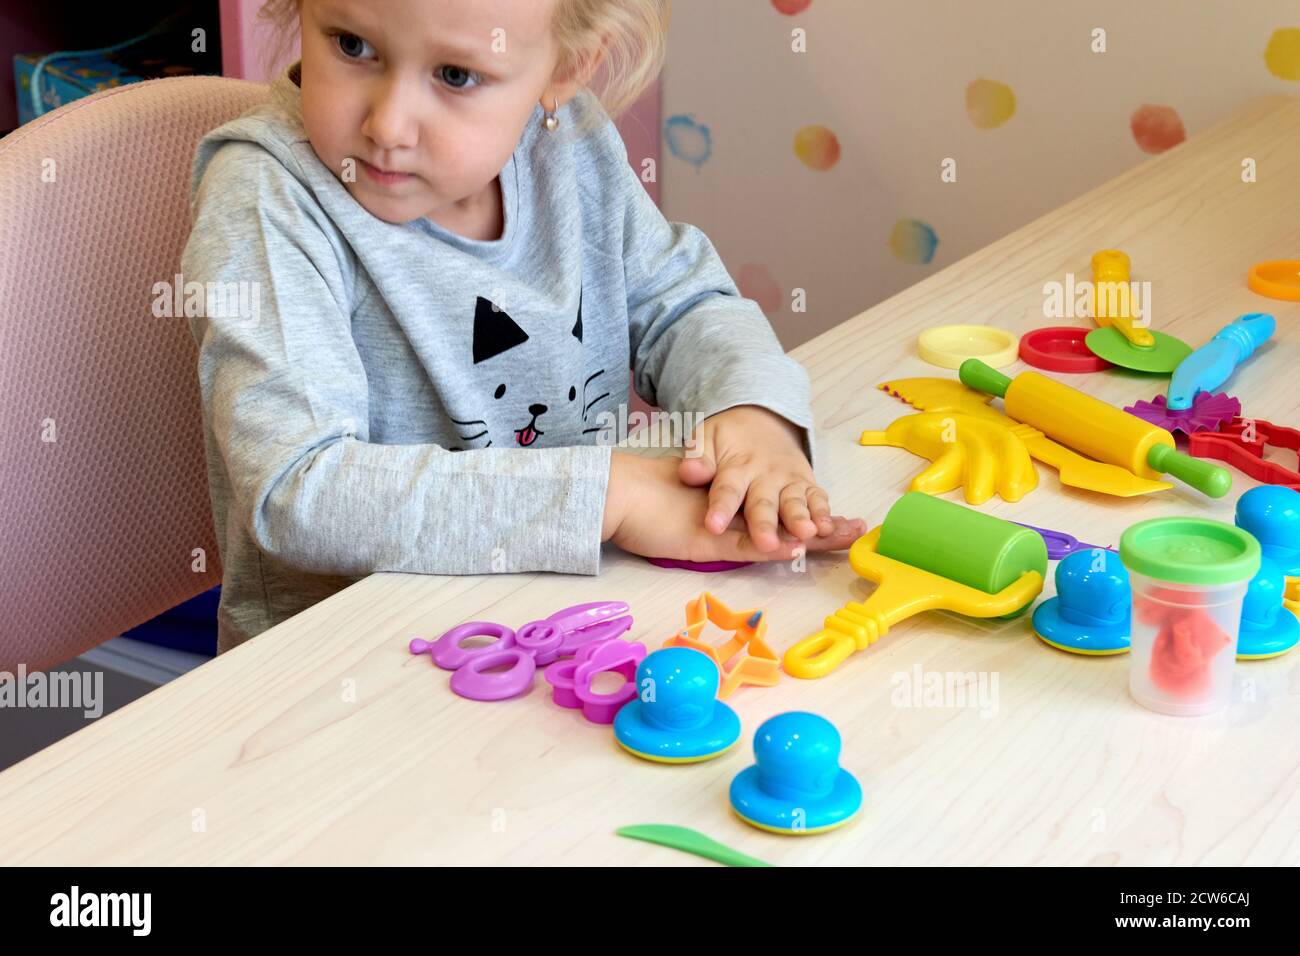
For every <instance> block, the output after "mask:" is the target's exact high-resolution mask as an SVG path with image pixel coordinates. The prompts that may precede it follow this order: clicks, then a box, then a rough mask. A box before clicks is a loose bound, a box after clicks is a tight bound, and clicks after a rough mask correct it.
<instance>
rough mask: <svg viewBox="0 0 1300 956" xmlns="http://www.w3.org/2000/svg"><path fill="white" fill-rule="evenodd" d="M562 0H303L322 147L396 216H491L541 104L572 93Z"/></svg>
mask: <svg viewBox="0 0 1300 956" xmlns="http://www.w3.org/2000/svg"><path fill="white" fill-rule="evenodd" d="M554 2H555V0H301V4H300V19H301V24H302V113H303V125H304V126H305V127H306V130H307V136H308V138H309V139H310V140H311V145H312V148H313V149H315V151H316V155H317V156H319V157H320V159H321V161H322V162H323V163H325V165H326V166H328V167H329V168H330V169H331V170H333V171H334V173H335V175H338V176H340V177H341V178H342V180H343V183H344V185H345V186H346V188H347V190H348V192H350V193H351V194H352V196H353V197H354V198H355V199H356V200H357V202H359V203H360V204H361V205H362V206H364V207H365V208H366V209H367V210H368V211H369V212H370V213H371V214H372V215H374V216H377V217H378V218H380V219H383V220H385V221H387V222H392V223H404V222H410V221H411V220H414V219H419V218H420V217H422V216H430V217H431V218H435V219H437V218H438V216H439V214H441V216H442V218H443V219H453V220H454V219H457V218H461V219H472V218H475V217H476V216H478V215H485V214H486V210H487V209H488V208H490V206H489V205H488V203H487V202H486V199H485V197H487V196H489V195H492V194H490V193H489V192H488V187H489V186H491V185H492V184H493V180H494V178H495V177H496V176H497V174H498V173H500V172H501V170H502V168H503V167H504V166H505V164H506V162H507V161H508V160H509V158H510V154H511V153H512V152H513V151H514V149H515V146H516V145H518V142H519V136H520V134H521V132H522V131H523V127H524V123H525V122H527V120H528V118H529V117H530V116H531V115H532V112H533V109H534V107H536V106H537V104H538V103H539V102H542V101H543V99H544V103H545V106H546V108H547V109H549V108H550V107H551V102H552V97H553V95H555V94H556V93H558V94H559V96H560V99H561V102H563V100H564V99H565V97H566V95H568V94H570V93H571V91H569V90H567V89H565V88H561V87H556V86H554V85H552V77H553V73H554V70H555V64H556V60H557V58H558V53H557V50H556V49H555V46H554V43H553V40H552V37H551V31H550V21H551V13H552V10H553V7H554ZM348 160H352V162H347V161H348ZM384 172H388V173H390V174H391V173H398V174H405V175H396V176H394V175H384V174H383V173H384ZM493 200H494V201H495V196H494V195H493ZM493 204H494V203H493Z"/></svg>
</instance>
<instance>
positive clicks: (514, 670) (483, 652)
mask: <svg viewBox="0 0 1300 956" xmlns="http://www.w3.org/2000/svg"><path fill="white" fill-rule="evenodd" d="M627 612H628V606H627V605H626V604H625V603H623V602H622V601H596V602H593V603H590V604H576V605H574V606H573V607H566V608H564V609H563V610H562V611H556V612H555V613H554V614H552V615H551V616H550V617H548V618H545V619H544V620H541V621H530V622H528V623H527V624H525V625H524V626H523V627H521V628H519V630H518V631H515V630H512V629H511V628H508V627H506V626H505V625H503V624H495V623H493V622H492V621H469V622H467V623H465V624H461V625H459V626H457V627H453V628H452V629H451V630H450V631H447V632H446V633H445V634H443V635H442V637H440V638H438V639H437V640H436V641H432V642H430V641H426V640H423V639H421V638H418V637H417V638H416V639H415V640H413V641H411V643H410V650H411V653H412V654H426V653H427V654H428V655H429V656H430V657H432V658H433V662H434V663H435V664H437V665H438V666H439V667H441V668H442V669H443V670H449V671H454V672H455V673H453V674H452V675H451V689H452V690H453V691H455V692H456V693H457V694H459V695H460V696H461V697H468V698H470V699H471V700H505V699H507V698H509V697H518V696H519V695H520V694H522V693H524V691H526V690H528V688H529V687H531V686H532V684H533V677H534V675H535V674H536V672H537V668H538V667H545V666H547V665H549V664H552V663H554V662H555V661H556V660H558V659H560V658H561V657H569V656H571V655H573V654H576V653H577V652H578V651H579V650H581V649H583V648H584V647H586V646H589V645H595V644H599V643H602V642H604V641H609V640H612V639H613V638H615V637H618V635H620V634H622V633H623V632H624V631H626V630H628V629H629V628H630V627H631V626H632V617H631V615H630V614H628V613H627ZM475 637H491V638H494V640H493V641H492V643H490V644H485V645H483V646H482V647H462V646H461V642H462V641H466V640H469V639H471V638H475ZM502 667H504V668H505V669H504V670H498V668H502Z"/></svg>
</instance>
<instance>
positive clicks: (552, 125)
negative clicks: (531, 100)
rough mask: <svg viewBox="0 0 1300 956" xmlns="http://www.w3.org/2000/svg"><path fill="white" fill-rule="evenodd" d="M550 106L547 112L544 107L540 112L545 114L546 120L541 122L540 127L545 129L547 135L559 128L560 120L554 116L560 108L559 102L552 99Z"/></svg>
mask: <svg viewBox="0 0 1300 956" xmlns="http://www.w3.org/2000/svg"><path fill="white" fill-rule="evenodd" d="M551 104H552V105H551V108H550V109H549V110H547V109H546V107H545V106H543V107H542V110H543V111H544V112H545V113H546V118H545V119H544V120H543V121H542V125H543V126H545V127H546V132H548V133H554V132H555V131H556V130H557V129H559V128H560V118H559V117H558V116H556V115H555V111H556V110H557V109H559V108H560V104H559V101H558V100H555V99H552V100H551Z"/></svg>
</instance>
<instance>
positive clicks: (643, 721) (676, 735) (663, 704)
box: [614, 647, 740, 763]
mask: <svg viewBox="0 0 1300 956" xmlns="http://www.w3.org/2000/svg"><path fill="white" fill-rule="evenodd" d="M720 676H721V675H720V674H719V673H718V665H717V664H715V663H713V661H712V660H711V659H710V658H709V656H708V655H707V654H702V653H701V652H699V651H696V650H692V649H691V648H689V647H665V648H664V649H663V650H659V651H655V652H654V653H653V654H647V655H646V657H645V660H643V661H642V662H641V664H640V665H639V666H638V667H637V669H636V691H637V696H636V697H634V698H632V699H631V700H630V701H628V702H627V703H626V704H624V705H623V708H622V710H620V711H619V712H618V715H617V716H616V717H615V718H614V739H615V740H616V741H617V742H618V745H619V746H620V747H622V748H623V749H624V750H626V751H628V752H629V753H632V754H635V755H636V756H638V757H643V758H645V759H646V760H654V761H657V762H659V763H698V762H699V761H701V760H712V759H713V758H714V757H716V756H718V755H719V754H722V753H725V752H726V751H728V750H730V749H731V747H732V746H733V745H734V744H735V743H736V741H737V740H739V739H740V718H739V717H737V716H736V712H735V711H734V710H732V709H731V708H730V707H728V706H727V705H726V704H724V703H723V702H722V701H720V700H718V683H719V680H720Z"/></svg>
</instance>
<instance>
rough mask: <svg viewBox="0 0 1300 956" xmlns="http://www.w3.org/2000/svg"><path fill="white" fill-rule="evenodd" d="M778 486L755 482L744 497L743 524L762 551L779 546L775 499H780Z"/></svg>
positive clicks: (770, 482)
mask: <svg viewBox="0 0 1300 956" xmlns="http://www.w3.org/2000/svg"><path fill="white" fill-rule="evenodd" d="M779 489H780V485H779V484H777V483H776V482H773V481H766V480H763V481H755V482H753V483H752V484H751V485H750V486H749V493H748V494H746V495H745V524H746V525H747V526H748V528H749V536H750V538H751V539H753V541H754V543H755V544H756V545H758V546H759V547H760V548H762V549H763V550H764V551H771V550H773V549H774V548H776V547H778V546H780V545H781V543H782V541H781V536H780V534H779V531H780V527H781V526H780V522H779V518H780V515H779V513H778V512H777V498H779V497H780V494H781V492H780V490H779Z"/></svg>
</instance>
